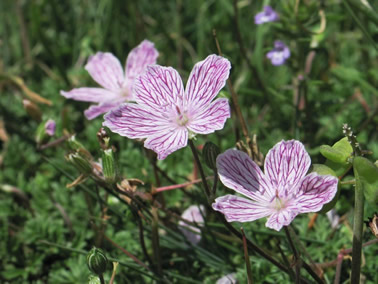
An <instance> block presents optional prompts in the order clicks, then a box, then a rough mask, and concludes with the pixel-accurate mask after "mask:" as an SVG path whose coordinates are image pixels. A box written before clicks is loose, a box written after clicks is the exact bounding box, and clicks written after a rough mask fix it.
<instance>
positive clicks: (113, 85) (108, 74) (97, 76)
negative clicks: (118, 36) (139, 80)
mask: <svg viewBox="0 0 378 284" xmlns="http://www.w3.org/2000/svg"><path fill="white" fill-rule="evenodd" d="M85 69H86V70H87V71H88V72H89V74H90V75H91V76H92V78H93V80H95V81H96V82H97V83H98V84H100V85H101V86H103V87H104V88H106V89H109V90H112V91H118V90H119V89H120V88H121V87H122V85H123V82H124V73H123V70H122V66H121V63H120V62H119V60H118V59H117V58H116V57H115V56H114V55H113V54H111V53H109V52H105V53H104V52H97V53H96V54H95V55H93V56H91V57H90V58H89V60H88V63H87V65H85Z"/></svg>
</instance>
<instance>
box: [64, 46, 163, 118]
mask: <svg viewBox="0 0 378 284" xmlns="http://www.w3.org/2000/svg"><path fill="white" fill-rule="evenodd" d="M158 55H159V53H158V51H157V50H156V49H155V47H154V44H153V43H152V42H150V41H148V40H144V41H142V42H141V43H140V44H139V45H138V46H137V47H135V48H134V49H133V50H131V51H130V53H129V56H128V57H127V60H126V66H125V70H123V69H122V66H121V63H120V62H119V60H118V59H117V58H116V57H115V56H114V55H113V54H111V53H109V52H97V53H96V54H95V55H94V56H91V57H90V58H89V60H88V63H87V65H85V69H86V70H87V71H88V73H89V74H90V75H91V77H92V78H93V79H94V80H95V81H96V82H97V83H98V84H99V85H101V86H102V87H103V88H77V89H73V90H71V91H69V92H65V91H61V92H60V94H61V95H62V96H64V97H66V98H68V99H74V100H77V101H84V102H92V103H97V104H95V105H91V106H90V107H89V108H88V109H87V110H86V111H85V112H84V114H85V116H86V117H87V119H94V118H95V117H97V116H99V115H100V114H103V113H106V112H108V111H110V110H111V109H114V108H116V107H118V106H119V105H120V104H121V103H124V102H125V101H132V100H133V96H132V91H133V87H134V81H135V78H136V77H137V76H139V75H140V74H141V73H143V72H144V71H145V69H146V67H147V65H150V64H155V63H156V59H157V57H158Z"/></svg>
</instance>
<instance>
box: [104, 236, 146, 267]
mask: <svg viewBox="0 0 378 284" xmlns="http://www.w3.org/2000/svg"><path fill="white" fill-rule="evenodd" d="M104 237H105V239H106V240H107V241H108V242H110V243H111V244H112V245H113V246H115V247H116V248H118V249H120V250H121V251H122V252H123V253H124V254H126V255H127V256H128V257H130V258H131V259H132V260H134V261H135V262H136V263H138V264H139V265H140V266H142V267H144V268H145V269H147V270H148V271H150V272H153V271H152V270H151V269H150V268H149V267H148V266H147V265H146V264H144V263H143V262H142V261H140V260H139V259H138V258H137V257H136V256H134V255H133V254H131V253H130V252H128V251H127V250H125V249H124V248H123V247H121V246H120V245H119V244H117V243H116V242H114V241H113V240H112V239H111V238H109V237H108V236H107V235H104Z"/></svg>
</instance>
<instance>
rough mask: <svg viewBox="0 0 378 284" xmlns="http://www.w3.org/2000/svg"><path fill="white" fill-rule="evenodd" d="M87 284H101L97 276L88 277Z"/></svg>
mask: <svg viewBox="0 0 378 284" xmlns="http://www.w3.org/2000/svg"><path fill="white" fill-rule="evenodd" d="M88 284H101V280H100V278H99V277H98V276H94V275H89V277H88Z"/></svg>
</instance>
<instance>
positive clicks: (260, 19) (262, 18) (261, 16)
mask: <svg viewBox="0 0 378 284" xmlns="http://www.w3.org/2000/svg"><path fill="white" fill-rule="evenodd" d="M279 19H280V17H279V16H278V14H277V12H276V11H274V10H273V9H272V7H270V6H264V11H263V12H260V13H258V14H256V16H255V24H256V25H261V24H264V23H268V22H275V21H278V20H279Z"/></svg>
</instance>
